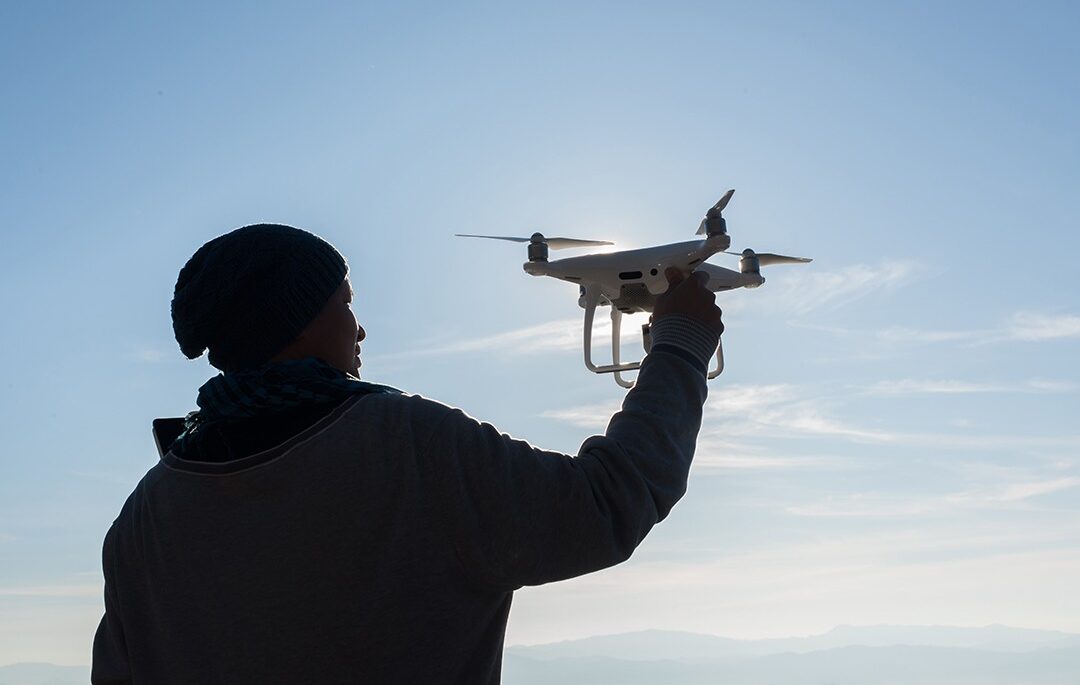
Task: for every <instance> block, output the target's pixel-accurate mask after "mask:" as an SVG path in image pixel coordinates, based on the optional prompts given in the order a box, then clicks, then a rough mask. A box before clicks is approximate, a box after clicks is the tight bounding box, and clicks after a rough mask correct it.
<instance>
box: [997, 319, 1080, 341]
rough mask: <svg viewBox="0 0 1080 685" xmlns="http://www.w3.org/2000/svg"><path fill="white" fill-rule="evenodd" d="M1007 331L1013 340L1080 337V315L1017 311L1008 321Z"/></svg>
mask: <svg viewBox="0 0 1080 685" xmlns="http://www.w3.org/2000/svg"><path fill="white" fill-rule="evenodd" d="M1005 332H1006V333H1007V334H1008V337H1009V338H1011V339H1013V340H1028V341H1041V340H1058V339H1061V338H1080V316H1075V315H1073V314H1044V313H1040V312H1017V313H1015V314H1013V316H1012V318H1011V319H1009V321H1008V322H1007V323H1006V325H1005Z"/></svg>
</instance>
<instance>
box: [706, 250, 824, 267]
mask: <svg viewBox="0 0 1080 685" xmlns="http://www.w3.org/2000/svg"><path fill="white" fill-rule="evenodd" d="M724 254H733V255H735V256H737V257H750V258H753V257H756V258H757V260H758V264H759V265H760V266H769V265H770V264H806V263H807V262H812V261H814V260H813V259H810V258H809V257H788V256H787V255H782V254H773V253H772V252H754V251H753V250H751V249H750V248H746V249H745V250H743V251H742V252H730V251H728V250H725V251H724Z"/></svg>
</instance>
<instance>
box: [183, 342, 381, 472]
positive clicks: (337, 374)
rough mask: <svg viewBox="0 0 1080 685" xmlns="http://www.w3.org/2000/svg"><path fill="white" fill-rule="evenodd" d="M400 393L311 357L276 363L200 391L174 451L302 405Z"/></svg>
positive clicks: (235, 373) (215, 381)
mask: <svg viewBox="0 0 1080 685" xmlns="http://www.w3.org/2000/svg"><path fill="white" fill-rule="evenodd" d="M371 393H397V394H400V393H401V391H400V390H398V389H397V388H392V387H390V386H388V385H379V384H377V383H368V382H366V381H362V380H360V379H359V378H355V377H353V376H350V375H349V374H347V373H345V372H344V371H341V370H339V369H336V368H334V367H333V366H330V365H329V364H327V363H326V362H324V361H323V360H321V359H317V358H315V357H306V358H304V359H294V360H290V361H285V362H271V363H268V364H264V365H262V366H260V367H258V368H254V369H247V370H244V371H232V372H229V373H221V374H218V375H217V376H215V377H213V378H211V379H210V380H208V381H207V382H206V383H204V384H203V385H202V387H200V388H199V395H198V398H197V399H196V400H195V403H196V404H197V405H198V406H199V409H198V411H193V412H191V413H190V414H188V415H187V417H186V418H185V419H184V432H182V433H181V434H180V435H179V437H177V438H176V441H175V442H174V443H173V445H172V448H173V449H174V450H175V451H176V452H177V453H178V454H182V453H184V452H185V451H186V449H187V448H188V447H190V445H192V444H193V443H194V442H196V441H198V440H199V439H200V437H201V435H202V434H203V433H204V432H205V430H206V427H207V426H210V425H214V424H217V423H219V422H225V423H231V422H234V421H239V420H243V419H248V418H254V417H261V416H268V415H272V414H280V413H282V412H286V411H288V410H290V409H294V408H296V407H301V406H306V405H312V404H323V403H329V402H339V401H344V400H345V399H346V398H348V397H350V396H352V395H367V394H371Z"/></svg>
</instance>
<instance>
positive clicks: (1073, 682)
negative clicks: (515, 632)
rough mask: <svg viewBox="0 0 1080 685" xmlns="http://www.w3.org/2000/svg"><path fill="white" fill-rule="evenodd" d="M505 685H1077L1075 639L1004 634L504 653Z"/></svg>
mask: <svg viewBox="0 0 1080 685" xmlns="http://www.w3.org/2000/svg"><path fill="white" fill-rule="evenodd" d="M503 683H504V684H505V685H539V684H540V683H557V684H558V685H585V684H586V683H588V684H589V685H606V684H608V683H610V684H612V685H615V684H619V685H644V684H645V683H678V684H679V685H695V684H697V683H701V684H704V683H709V684H713V683H725V684H727V685H1019V684H1021V683H1022V684H1024V685H1080V635H1073V634H1069V633H1059V632H1052V631H1043V630H1024V629H1019V628H1009V627H1006V626H988V627H985V628H951V627H936V626H935V627H917V626H869V627H853V626H841V627H838V628H835V629H833V630H831V631H829V632H827V633H824V634H822V635H814V636H811V637H805V638H786V639H777V640H733V639H730V638H722V637H716V636H713V635H700V634H696V633H682V632H671V631H660V630H647V631H642V632H636V633H624V634H621V635H604V636H599V637H591V638H585V639H582V640H570V641H566V642H556V643H551V644H545V645H531V646H518V647H510V648H508V649H507V650H506V655H505V659H504V662H503Z"/></svg>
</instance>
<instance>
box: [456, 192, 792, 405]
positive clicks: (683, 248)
mask: <svg viewBox="0 0 1080 685" xmlns="http://www.w3.org/2000/svg"><path fill="white" fill-rule="evenodd" d="M734 194H735V191H734V190H729V191H727V192H726V193H724V196H723V197H722V198H720V201H719V202H717V203H716V204H715V205H713V207H712V208H711V209H710V210H709V211H708V212H706V213H705V218H704V219H702V220H701V225H699V226H698V230H697V235H704V236H705V238H704V239H702V240H690V241H687V242H682V243H671V244H669V245H659V246H657V247H646V248H642V249H639V250H620V251H616V252H608V253H604V254H589V255H582V256H580V257H568V258H566V259H559V260H556V261H553V262H549V261H548V248H551V249H553V250H560V249H564V248H571V247H589V246H593V245H613V244H614V243H611V242H608V241H604V240H578V239H576V238H545V237H544V236H543V235H542V234H540V233H533V234H532V236H531V237H529V238H514V237H508V236H498V235H471V234H463V233H458V234H456V235H457V236H459V237H462V238H492V239H495V240H511V241H514V242H518V243H528V244H529V261H527V262H525V264H523V265H522V266H523V268H524V269H525V272H526V273H529V274H532V275H533V276H551V277H553V278H558V279H561V280H564V281H569V282H571V283H576V284H578V286H579V287H580V297H579V298H578V305H580V306H581V307H582V308H584V309H585V337H584V343H585V345H584V346H585V366H586V367H587V368H588V369H589V370H590V371H592V372H594V373H610V374H613V375H614V377H615V382H616V383H618V384H619V385H620V386H622V387H624V388H632V387H634V383H633V381H629V380H626V379H625V378H623V377H622V373H623V372H624V371H633V370H635V369H638V368H640V367H641V362H640V361H637V362H631V363H625V364H624V363H620V362H619V330H620V325H621V323H622V316H623V314H633V313H635V312H652V310H653V305H655V304H656V297H657V296H658V295H660V294H662V293H664V292H665V291H667V289H668V282H667V278H666V277H665V276H664V270H665V269H667V268H668V267H675V268H677V269H679V270H680V271H681V272H682V273H683V274H687V275H688V274H690V273H691V272H692V271H704V272H705V273H707V274H708V275H709V282H708V283H707V284H706V287H707V288H708V289H709V290H712V291H713V292H719V291H721V290H733V289H735V288H757V287H758V286H760V285H761V284H762V283H764V282H765V279H764V278H763V277H762V276H761V267H763V266H768V265H770V264H798V263H805V262H809V261H811V260H810V259H807V258H805V257H786V256H784V255H778V254H772V253H770V252H754V251H753V250H751V249H745V250H743V251H742V252H741V253H739V252H728V251H727V248H728V247H730V246H731V238H729V237H728V234H727V222H726V221H724V217H723V216H721V213H722V212H723V210H724V208H725V207H727V204H728V202H730V201H731V196H732V195H734ZM717 252H724V253H725V254H735V255H739V256H740V259H739V270H738V271H733V270H731V269H725V268H724V267H722V266H715V265H713V264H706V263H705V260H706V259H708V258H709V257H711V256H713V255H714V254H716V253H717ZM605 305H610V306H611V357H612V362H611V364H606V365H603V366H597V365H596V364H594V363H593V360H592V324H593V317H594V315H595V314H596V308H597V306H605ZM641 335H642V343H643V346H644V348H645V353H646V354H648V352H649V350H650V348H651V347H652V341H651V337H650V328H649V324H644V325H643V326H642V327H641ZM723 370H724V348H723V345H718V346H717V348H716V368H714V369H713V370H711V371H709V373H708V377H709V378H710V379H713V378H716V377H717V376H719V375H720V374H721V373H722V372H723Z"/></svg>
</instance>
